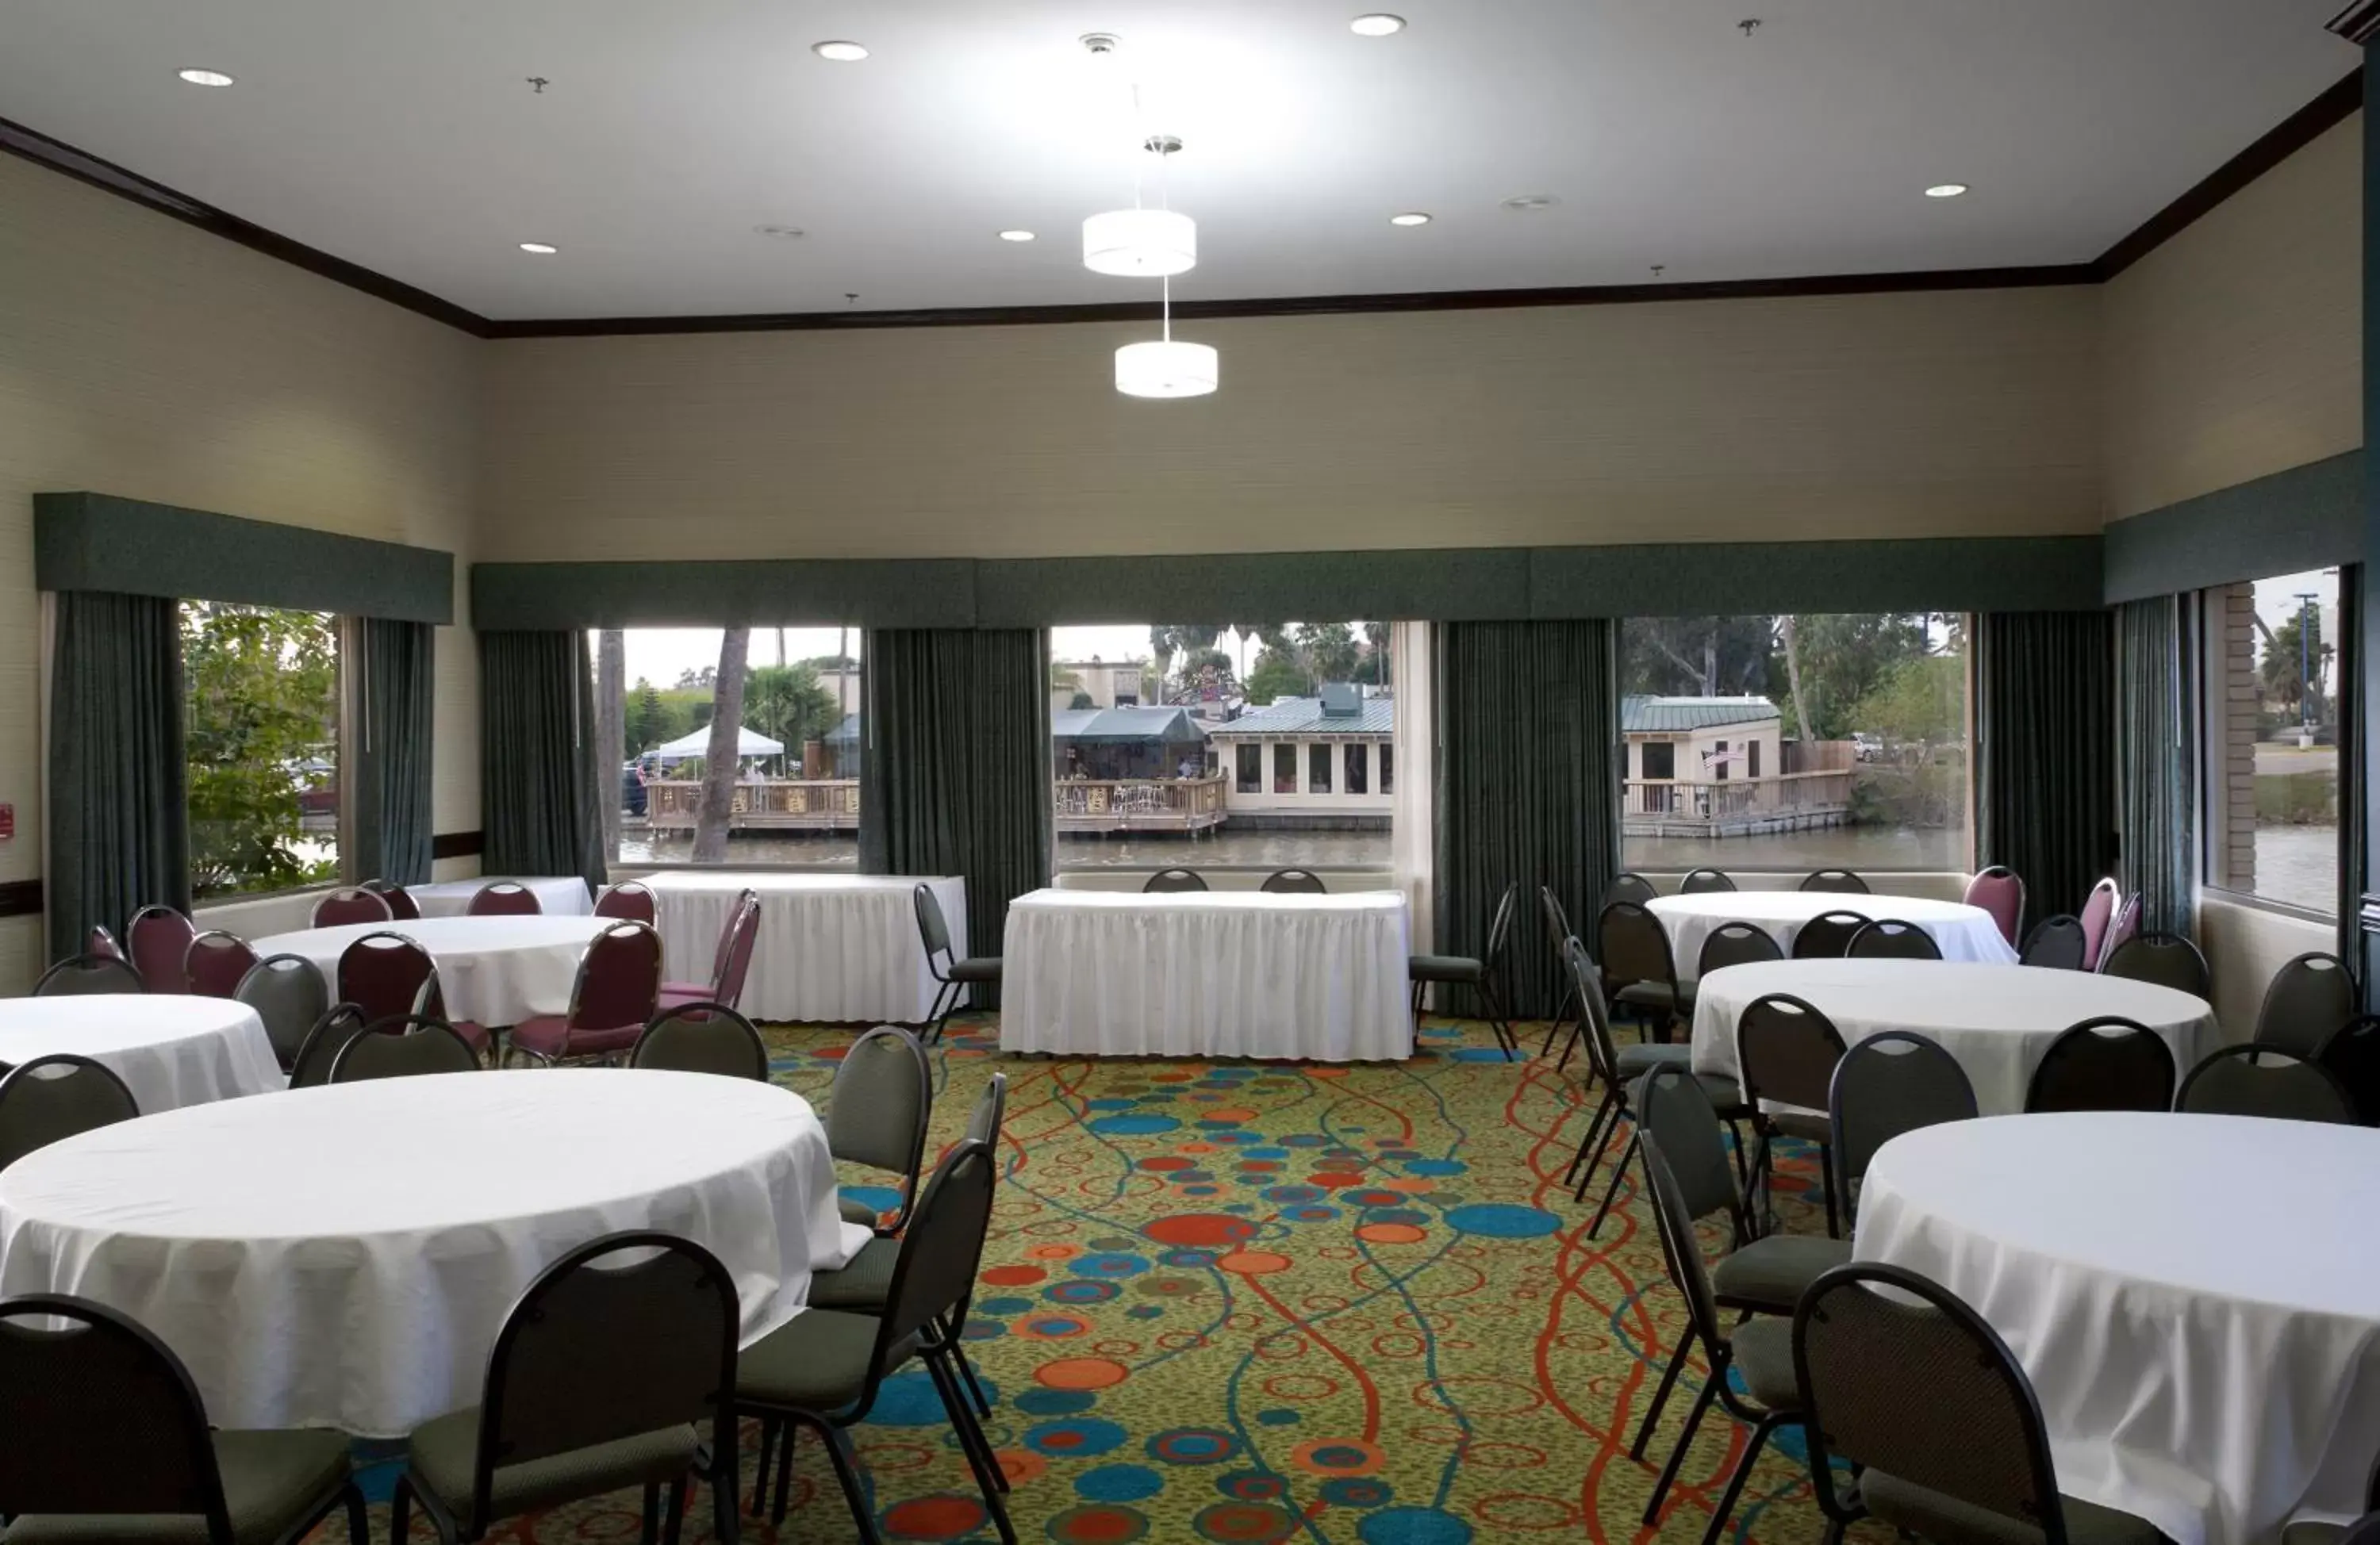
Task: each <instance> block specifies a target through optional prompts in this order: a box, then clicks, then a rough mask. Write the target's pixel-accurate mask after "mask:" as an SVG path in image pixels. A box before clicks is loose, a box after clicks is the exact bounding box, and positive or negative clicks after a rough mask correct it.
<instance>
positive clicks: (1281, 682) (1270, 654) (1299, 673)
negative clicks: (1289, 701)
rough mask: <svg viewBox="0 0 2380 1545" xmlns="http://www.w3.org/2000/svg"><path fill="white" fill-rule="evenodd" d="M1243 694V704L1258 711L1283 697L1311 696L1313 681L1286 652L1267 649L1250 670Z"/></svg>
mask: <svg viewBox="0 0 2380 1545" xmlns="http://www.w3.org/2000/svg"><path fill="white" fill-rule="evenodd" d="M1245 690H1246V696H1247V700H1248V701H1249V702H1251V703H1253V704H1256V705H1257V706H1259V707H1261V706H1264V705H1266V704H1269V703H1272V702H1275V701H1277V700H1279V699H1281V698H1283V697H1310V696H1312V695H1313V694H1314V678H1313V677H1311V676H1309V675H1307V674H1306V673H1305V669H1304V668H1303V667H1302V666H1300V665H1299V664H1298V662H1297V659H1296V658H1295V656H1294V655H1293V654H1292V653H1290V652H1289V651H1287V650H1285V649H1275V648H1268V649H1266V650H1265V651H1264V652H1263V653H1261V654H1259V655H1258V656H1257V663H1256V664H1255V665H1254V666H1253V667H1252V668H1250V670H1249V671H1248V679H1247V683H1246V689H1245Z"/></svg>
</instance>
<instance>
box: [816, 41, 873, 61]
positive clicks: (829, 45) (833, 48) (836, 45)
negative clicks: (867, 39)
mask: <svg viewBox="0 0 2380 1545" xmlns="http://www.w3.org/2000/svg"><path fill="white" fill-rule="evenodd" d="M810 52H811V53H813V54H817V55H818V56H819V57H820V58H821V59H832V60H833V61H834V62H835V63H836V64H838V65H853V64H857V63H858V62H859V61H860V60H862V59H865V58H867V57H868V50H867V49H866V48H864V47H862V46H861V45H860V44H858V43H856V42H849V41H848V40H845V39H840V38H831V39H829V40H828V41H826V42H814V43H812V44H810Z"/></svg>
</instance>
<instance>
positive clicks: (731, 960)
mask: <svg viewBox="0 0 2380 1545" xmlns="http://www.w3.org/2000/svg"><path fill="white" fill-rule="evenodd" d="M759 936H760V899H759V897H758V896H755V895H754V894H752V892H750V891H748V890H747V891H746V892H744V894H743V895H741V896H738V897H737V898H736V899H735V908H734V910H733V911H729V912H728V914H727V926H726V927H724V928H722V929H721V930H720V933H719V948H718V949H717V950H716V951H714V952H713V953H712V955H711V958H710V981H708V982H664V983H662V996H661V1006H662V1008H684V1007H685V1006H686V1005H687V1004H689V1003H723V1004H725V1005H727V1007H728V1008H741V1007H742V1006H743V1005H742V999H743V996H744V978H745V976H746V974H747V972H750V971H751V969H752V946H753V944H754V942H755V941H756V940H757V939H759Z"/></svg>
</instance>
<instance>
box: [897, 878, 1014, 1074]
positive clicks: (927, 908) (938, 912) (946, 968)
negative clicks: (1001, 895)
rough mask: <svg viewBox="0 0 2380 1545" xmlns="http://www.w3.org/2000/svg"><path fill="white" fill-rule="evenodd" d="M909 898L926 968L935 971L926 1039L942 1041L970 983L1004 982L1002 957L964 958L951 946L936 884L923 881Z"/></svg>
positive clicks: (979, 956) (997, 983) (992, 985)
mask: <svg viewBox="0 0 2380 1545" xmlns="http://www.w3.org/2000/svg"><path fill="white" fill-rule="evenodd" d="M909 900H910V902H911V904H912V906H913V907H914V908H915V910H916V911H917V938H918V941H919V942H920V943H921V944H923V945H924V946H925V949H926V969H927V970H928V971H929V972H932V973H933V978H934V983H935V987H934V1002H933V1007H932V1008H930V1009H929V1010H928V1018H929V1019H931V1020H933V1021H934V1028H933V1029H932V1030H931V1031H929V1032H927V1035H926V1039H927V1040H928V1041H929V1042H938V1041H940V1040H941V1038H942V1029H943V1027H944V1026H946V1025H948V1024H949V1023H950V1022H951V1016H952V1015H953V1014H954V1013H956V1012H957V1011H958V1007H959V999H960V998H961V997H963V996H965V994H966V990H967V989H968V988H969V987H970V986H974V985H977V984H981V985H984V986H990V987H997V986H999V985H1000V957H999V956H997V955H970V956H968V957H966V958H965V960H961V959H960V958H959V957H958V956H957V955H955V954H954V953H953V951H952V949H951V925H950V922H949V920H948V919H946V918H944V917H943V916H942V903H941V899H939V898H938V897H936V896H935V895H934V887H931V886H929V885H927V884H924V883H923V882H922V881H921V882H920V883H919V884H918V886H917V888H916V889H915V890H912V891H911V892H910V893H909Z"/></svg>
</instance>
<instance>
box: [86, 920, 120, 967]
mask: <svg viewBox="0 0 2380 1545" xmlns="http://www.w3.org/2000/svg"><path fill="white" fill-rule="evenodd" d="M82 952H83V953H84V954H86V955H96V956H98V957H99V958H100V959H101V960H123V959H124V947H123V946H122V945H120V944H118V943H116V942H115V935H114V934H113V933H110V932H109V931H108V928H107V925H106V924H105V923H92V924H91V933H90V935H88V937H87V938H86V939H85V940H84V942H83V947H82Z"/></svg>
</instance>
